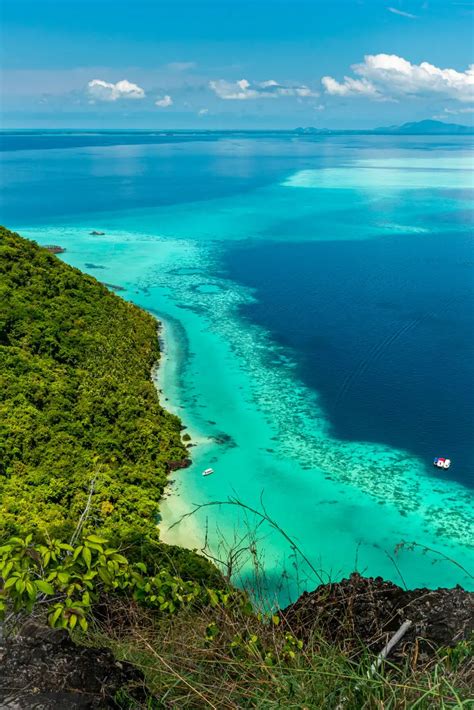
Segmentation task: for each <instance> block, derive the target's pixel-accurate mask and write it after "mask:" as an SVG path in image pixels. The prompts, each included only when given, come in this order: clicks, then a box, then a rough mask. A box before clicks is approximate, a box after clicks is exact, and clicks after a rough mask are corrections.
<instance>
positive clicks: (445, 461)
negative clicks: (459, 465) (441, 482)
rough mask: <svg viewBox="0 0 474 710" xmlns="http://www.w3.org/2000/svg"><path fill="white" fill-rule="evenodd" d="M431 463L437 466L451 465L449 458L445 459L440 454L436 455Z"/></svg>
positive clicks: (445, 466) (446, 466)
mask: <svg viewBox="0 0 474 710" xmlns="http://www.w3.org/2000/svg"><path fill="white" fill-rule="evenodd" d="M433 465H434V466H436V467H437V468H449V467H450V466H451V459H445V458H443V457H441V456H437V457H436V458H435V459H434V461H433Z"/></svg>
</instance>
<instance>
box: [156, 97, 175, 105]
mask: <svg viewBox="0 0 474 710" xmlns="http://www.w3.org/2000/svg"><path fill="white" fill-rule="evenodd" d="M172 105H173V99H172V98H171V96H169V94H166V95H165V96H161V97H159V98H158V99H157V100H156V101H155V106H159V107H160V108H168V106H172Z"/></svg>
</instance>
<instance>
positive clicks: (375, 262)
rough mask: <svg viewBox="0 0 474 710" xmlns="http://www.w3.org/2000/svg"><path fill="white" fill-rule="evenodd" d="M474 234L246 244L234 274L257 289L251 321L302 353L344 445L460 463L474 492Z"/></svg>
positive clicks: (235, 255)
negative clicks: (369, 444) (367, 444)
mask: <svg viewBox="0 0 474 710" xmlns="http://www.w3.org/2000/svg"><path fill="white" fill-rule="evenodd" d="M473 257H474V253H473V244H472V236H471V235H468V234H459V233H449V232H446V233H442V234H431V235H429V237H427V235H426V234H422V235H413V234H410V235H397V236H396V237H393V236H391V237H380V238H377V239H371V240H366V241H346V242H344V241H342V242H311V243H296V244H295V243H292V244H288V243H280V242H276V243H272V242H270V243H269V242H265V243H262V242H260V243H247V244H245V245H237V246H235V247H234V249H231V250H227V251H226V253H225V266H226V272H227V275H228V276H229V277H230V278H231V279H232V280H236V281H239V282H241V283H245V284H246V285H248V286H251V287H252V288H253V289H255V295H256V301H255V303H253V304H251V305H246V306H245V307H244V308H243V309H242V312H243V315H244V316H245V317H246V318H249V319H251V320H252V321H257V322H258V323H260V324H261V325H263V326H264V327H265V328H266V329H268V330H269V331H270V332H271V333H272V334H273V336H274V337H275V338H276V339H277V340H278V341H279V342H280V343H281V344H282V345H284V346H285V347H288V348H291V350H292V351H293V353H295V354H296V359H297V362H298V364H299V366H298V374H299V376H300V377H301V378H302V379H303V380H304V381H305V382H306V384H308V385H309V386H310V387H312V388H314V389H316V390H317V391H318V392H319V393H320V394H321V396H322V401H323V406H324V409H325V411H326V412H327V414H328V417H329V420H330V422H331V424H332V427H333V430H334V432H335V434H336V436H337V437H338V438H341V439H347V440H355V441H376V442H382V443H386V444H390V445H392V446H394V447H396V448H401V449H405V450H408V451H410V452H412V453H414V454H416V455H418V456H420V458H421V459H422V460H424V461H429V460H430V459H431V458H432V457H433V456H434V455H451V456H452V457H453V459H455V461H454V462H453V466H452V469H451V470H450V474H449V475H450V476H451V477H453V478H456V479H457V480H459V481H461V482H463V483H464V484H466V485H471V486H474V475H473V470H474V466H473V461H472V434H473V432H474V407H473V403H474V305H473V304H474V279H473V269H472V267H473V264H474V259H473Z"/></svg>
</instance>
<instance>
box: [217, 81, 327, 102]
mask: <svg viewBox="0 0 474 710" xmlns="http://www.w3.org/2000/svg"><path fill="white" fill-rule="evenodd" d="M209 87H210V88H211V89H212V91H214V93H215V94H217V96H219V98H221V99H226V100H234V101H246V100H248V99H276V98H279V97H281V96H297V97H300V98H305V97H309V96H318V95H319V94H318V93H317V92H314V91H312V90H311V89H310V88H309V86H305V85H304V84H302V85H301V86H284V85H283V84H279V83H278V82H277V81H274V80H273V79H269V80H268V81H257V82H250V81H248V80H247V79H240V80H239V81H226V80H225V79H216V80H215V81H210V82H209Z"/></svg>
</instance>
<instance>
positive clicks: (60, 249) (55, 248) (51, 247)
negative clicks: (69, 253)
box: [43, 244, 66, 254]
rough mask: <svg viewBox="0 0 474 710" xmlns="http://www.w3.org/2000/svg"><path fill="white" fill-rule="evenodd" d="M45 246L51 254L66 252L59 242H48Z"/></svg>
mask: <svg viewBox="0 0 474 710" xmlns="http://www.w3.org/2000/svg"><path fill="white" fill-rule="evenodd" d="M43 248H44V249H46V251H49V252H50V254H64V252H65V251H66V250H65V248H64V247H60V246H58V245H57V244H48V245H47V246H45V247H43Z"/></svg>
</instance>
